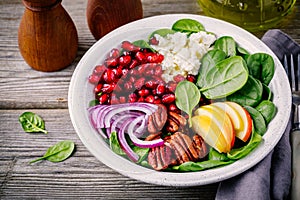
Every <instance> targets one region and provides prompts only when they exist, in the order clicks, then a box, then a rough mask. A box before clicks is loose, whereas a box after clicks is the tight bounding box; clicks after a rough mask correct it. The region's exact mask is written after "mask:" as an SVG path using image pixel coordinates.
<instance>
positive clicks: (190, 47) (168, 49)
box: [152, 31, 216, 82]
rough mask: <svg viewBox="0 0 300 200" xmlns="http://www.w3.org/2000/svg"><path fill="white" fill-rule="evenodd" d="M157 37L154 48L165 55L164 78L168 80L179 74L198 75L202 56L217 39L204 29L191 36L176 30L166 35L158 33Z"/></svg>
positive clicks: (163, 63)
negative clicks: (156, 43)
mask: <svg viewBox="0 0 300 200" xmlns="http://www.w3.org/2000/svg"><path fill="white" fill-rule="evenodd" d="M155 38H156V39H157V40H158V45H152V48H154V49H155V50H157V51H158V52H159V53H160V54H162V55H164V60H163V62H162V69H163V71H164V72H163V75H162V78H163V79H164V80H165V81H166V82H169V81H172V80H173V78H174V77H175V76H176V75H178V74H180V75H183V76H184V77H186V76H187V75H188V74H193V75H197V74H198V71H199V68H200V65H201V63H200V60H201V58H202V57H203V55H204V54H205V53H206V52H207V51H208V50H209V48H210V46H211V44H212V43H213V42H214V41H215V40H216V37H215V35H213V34H209V33H207V32H204V31H200V32H198V33H193V34H191V35H190V36H189V37H188V36H187V34H185V33H180V32H176V33H175V34H168V35H167V36H165V37H162V36H160V35H157V34H156V35H155Z"/></svg>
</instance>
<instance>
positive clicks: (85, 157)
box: [0, 109, 217, 199]
mask: <svg viewBox="0 0 300 200" xmlns="http://www.w3.org/2000/svg"><path fill="white" fill-rule="evenodd" d="M24 111H25V110H0V119H1V124H0V135H1V137H0V152H1V155H0V182H1V187H0V196H1V199H6V198H7V199H14V198H23V197H26V198H36V197H38V198H43V199H44V198H78V197H80V198H88V199H89V198H93V197H95V198H105V199H117V198H121V199H136V198H149V199H155V198H157V197H159V198H160V199H162V198H164V199H165V198H166V199H185V198H190V199H204V198H205V199H213V198H214V194H215V192H216V188H217V184H212V185H205V186H198V187H190V188H173V187H162V186H157V185H151V184H147V183H142V182H140V181H137V180H133V179H131V178H128V177H125V176H123V175H121V174H119V173H117V172H115V171H113V170H112V169H110V168H108V167H106V166H105V165H104V164H103V163H101V162H100V161H98V160H97V159H96V158H95V157H93V156H92V155H91V154H90V153H89V152H88V150H87V149H86V148H85V147H84V146H83V144H82V143H81V142H80V140H79V138H78V136H77V134H76V133H75V131H74V129H73V127H72V124H71V122H70V118H69V113H68V110H67V109H59V110H55V109H46V110H26V111H33V112H35V113H37V114H39V115H40V116H41V117H43V119H44V120H45V122H46V129H47V130H48V131H49V133H48V134H47V135H45V134H34V133H31V134H30V133H25V132H24V131H23V130H22V128H21V125H20V124H19V122H18V116H19V115H20V114H22V113H23V112H24ZM61 140H72V141H74V142H75V144H76V151H75V153H74V154H73V156H72V157H71V158H69V159H67V160H65V161H64V162H60V163H51V162H48V161H41V162H38V163H35V164H31V165H30V164H29V161H31V160H33V159H35V158H37V157H40V156H42V155H43V154H44V152H45V151H46V150H47V148H48V147H49V146H51V145H53V144H55V143H56V142H58V141H61ZM200 197H201V198H200Z"/></svg>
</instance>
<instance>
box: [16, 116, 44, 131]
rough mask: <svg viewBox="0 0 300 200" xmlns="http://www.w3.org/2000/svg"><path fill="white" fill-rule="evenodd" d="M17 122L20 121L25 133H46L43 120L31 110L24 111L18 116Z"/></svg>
mask: <svg viewBox="0 0 300 200" xmlns="http://www.w3.org/2000/svg"><path fill="white" fill-rule="evenodd" d="M19 122H20V123H21V125H22V128H23V130H24V131H25V132H27V133H38V132H42V133H45V134H47V133H48V131H47V130H46V129H45V122H44V120H43V119H42V118H41V117H40V116H39V115H37V114H35V113H33V112H24V113H23V114H21V115H20V116H19Z"/></svg>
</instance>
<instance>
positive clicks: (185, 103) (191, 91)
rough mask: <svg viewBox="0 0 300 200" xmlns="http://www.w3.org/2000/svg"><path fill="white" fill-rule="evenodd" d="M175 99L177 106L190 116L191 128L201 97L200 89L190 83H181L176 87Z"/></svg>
mask: <svg viewBox="0 0 300 200" xmlns="http://www.w3.org/2000/svg"><path fill="white" fill-rule="evenodd" d="M175 97H176V100H175V103H176V106H177V107H178V108H179V109H180V110H182V111H184V112H185V113H187V114H188V115H189V125H190V127H191V126H192V123H191V118H192V112H193V109H194V108H195V107H196V106H197V105H198V103H199V101H200V97H201V94H200V91H199V89H198V87H197V86H196V85H195V84H194V83H192V82H190V81H181V82H179V83H178V85H177V87H176V90H175Z"/></svg>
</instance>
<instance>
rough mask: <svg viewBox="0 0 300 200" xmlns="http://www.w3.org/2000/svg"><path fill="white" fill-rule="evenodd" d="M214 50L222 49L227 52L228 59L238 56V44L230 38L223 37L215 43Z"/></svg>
mask: <svg viewBox="0 0 300 200" xmlns="http://www.w3.org/2000/svg"><path fill="white" fill-rule="evenodd" d="M214 49H220V50H222V51H224V52H225V54H226V55H227V56H228V57H231V56H235V55H236V42H235V40H234V39H233V38H232V37H230V36H222V37H220V38H218V39H217V40H216V41H215V44H214Z"/></svg>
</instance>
